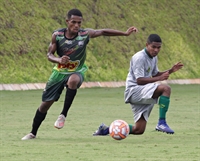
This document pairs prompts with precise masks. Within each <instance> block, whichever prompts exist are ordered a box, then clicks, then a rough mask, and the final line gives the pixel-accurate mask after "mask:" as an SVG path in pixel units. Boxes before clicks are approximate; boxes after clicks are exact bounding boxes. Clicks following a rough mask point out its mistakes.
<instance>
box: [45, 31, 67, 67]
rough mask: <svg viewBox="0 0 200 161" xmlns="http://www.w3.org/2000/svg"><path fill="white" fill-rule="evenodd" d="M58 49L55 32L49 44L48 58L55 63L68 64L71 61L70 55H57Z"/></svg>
mask: <svg viewBox="0 0 200 161" xmlns="http://www.w3.org/2000/svg"><path fill="white" fill-rule="evenodd" d="M56 49H57V46H56V35H55V34H53V35H52V41H51V43H50V44H49V48H48V53H47V57H48V60H49V61H51V62H53V63H60V64H66V63H67V62H68V61H69V57H68V56H66V55H64V56H62V57H60V58H59V57H56V56H55V55H54V53H55V51H56Z"/></svg>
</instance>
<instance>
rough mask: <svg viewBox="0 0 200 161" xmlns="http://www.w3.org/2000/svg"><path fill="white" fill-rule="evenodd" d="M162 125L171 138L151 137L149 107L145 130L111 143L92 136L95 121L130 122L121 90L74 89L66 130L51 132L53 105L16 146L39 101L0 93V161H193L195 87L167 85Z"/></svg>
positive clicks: (197, 144)
mask: <svg viewBox="0 0 200 161" xmlns="http://www.w3.org/2000/svg"><path fill="white" fill-rule="evenodd" d="M171 87H172V96H171V105H170V108H169V111H168V114H167V118H168V124H169V125H170V127H171V128H172V129H174V130H175V134H174V135H167V134H164V133H161V132H156V131H155V130H154V129H155V126H156V123H157V119H158V106H157V105H155V107H154V109H153V111H152V113H151V116H150V118H149V122H148V124H147V128H146V131H145V133H144V134H143V135H141V136H134V135H130V136H128V137H127V138H126V139H125V140H122V141H116V140H114V139H112V138H111V137H110V136H103V137H93V136H92V133H93V132H94V131H95V130H96V129H97V127H98V126H99V124H100V123H101V122H104V123H105V124H110V123H111V122H112V121H113V120H115V119H123V120H125V121H127V122H128V123H133V117H132V112H131V109H130V106H129V105H126V104H124V100H123V91H124V88H90V89H79V91H78V93H77V97H76V99H75V101H74V103H73V105H72V107H71V109H70V111H69V115H68V118H67V120H66V125H65V127H64V128H63V129H61V130H57V129H55V128H54V127H53V124H54V122H55V120H56V119H57V117H58V115H59V113H60V111H61V108H62V105H63V100H64V93H63V94H62V97H61V98H60V100H59V101H58V102H57V103H55V104H54V105H53V106H52V107H51V109H50V110H49V112H48V115H47V117H46V119H45V121H44V122H43V124H42V126H41V127H40V129H39V132H38V136H37V139H34V140H28V141H21V138H22V137H23V136H24V135H25V134H27V133H28V132H30V128H31V124H32V119H33V116H34V114H35V111H36V109H37V107H38V106H39V104H40V100H41V93H42V91H41V90H33V91H0V160H1V161H63V160H67V161H199V160H200V100H199V98H200V86H199V85H171Z"/></svg>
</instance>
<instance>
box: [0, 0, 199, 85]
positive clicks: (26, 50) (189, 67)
mask: <svg viewBox="0 0 200 161" xmlns="http://www.w3.org/2000/svg"><path fill="white" fill-rule="evenodd" d="M63 6H64V7H63ZM71 8H79V9H80V10H81V11H82V13H83V16H84V21H83V25H82V27H83V28H94V29H96V28H97V29H101V28H113V29H119V30H123V31H126V30H127V28H128V27H130V26H132V25H134V26H136V27H137V28H138V29H139V33H138V34H133V35H130V36H129V37H99V38H97V39H91V41H90V43H89V45H88V50H87V59H86V64H87V65H88V66H89V70H88V72H87V73H86V81H121V80H125V78H126V75H127V71H128V67H129V61H130V59H131V56H132V55H133V54H134V53H135V52H137V51H139V50H141V49H143V48H144V47H145V44H146V39H147V37H148V35H149V34H151V33H157V34H159V35H160V36H161V38H162V40H163V46H162V50H161V51H160V54H159V68H160V70H166V69H169V68H170V67H171V66H172V65H173V64H174V63H176V62H178V61H182V63H184V64H185V67H184V69H183V70H181V71H180V72H177V73H175V74H173V75H172V76H171V79H177V78H179V79H183V78H199V73H200V67H199V64H200V55H199V46H198V44H199V40H200V34H199V33H200V28H199V15H200V5H199V0H190V1H189V0H176V1H173V0H142V1H138V0H131V1H130V0H99V1H98V0H67V1H66V0H59V1H55V0H43V1H38V0H28V1H24V0H9V1H8V0H1V6H0V29H1V30H0V37H1V39H0V70H1V72H0V83H34V82H46V81H47V79H48V77H49V75H50V72H51V70H52V67H53V64H52V63H50V62H49V61H48V60H47V58H46V53H47V49H48V45H49V43H50V40H51V34H52V32H53V31H54V30H55V29H58V28H63V27H66V24H65V15H66V12H67V11H68V10H69V9H71ZM8 76H9V77H8Z"/></svg>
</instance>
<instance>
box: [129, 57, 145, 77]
mask: <svg viewBox="0 0 200 161" xmlns="http://www.w3.org/2000/svg"><path fill="white" fill-rule="evenodd" d="M131 68H132V72H133V74H134V75H135V78H136V79H138V78H141V77H144V75H145V73H144V64H143V61H142V60H141V59H140V58H135V59H133V58H132V60H131Z"/></svg>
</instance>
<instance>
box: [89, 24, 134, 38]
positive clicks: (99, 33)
mask: <svg viewBox="0 0 200 161" xmlns="http://www.w3.org/2000/svg"><path fill="white" fill-rule="evenodd" d="M88 31H89V35H90V38H95V37H99V36H129V35H130V34H131V33H132V32H135V33H136V32H138V29H137V28H136V27H134V26H132V27H130V28H128V29H127V31H126V32H123V31H120V30H113V29H99V30H93V29H88Z"/></svg>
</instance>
